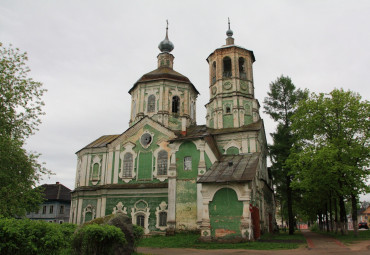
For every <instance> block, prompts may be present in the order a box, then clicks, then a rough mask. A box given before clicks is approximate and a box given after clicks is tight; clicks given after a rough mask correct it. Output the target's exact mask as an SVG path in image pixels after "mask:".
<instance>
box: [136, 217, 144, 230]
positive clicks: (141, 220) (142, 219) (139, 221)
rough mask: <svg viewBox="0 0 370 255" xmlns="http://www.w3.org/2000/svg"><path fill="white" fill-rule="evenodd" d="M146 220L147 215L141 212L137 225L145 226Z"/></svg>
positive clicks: (137, 218)
mask: <svg viewBox="0 0 370 255" xmlns="http://www.w3.org/2000/svg"><path fill="white" fill-rule="evenodd" d="M144 220H145V216H144V215H142V214H139V215H137V216H136V225H138V226H140V227H142V228H144Z"/></svg>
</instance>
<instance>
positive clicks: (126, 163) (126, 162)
mask: <svg viewBox="0 0 370 255" xmlns="http://www.w3.org/2000/svg"><path fill="white" fill-rule="evenodd" d="M132 166H133V162H132V154H131V153H130V152H127V153H126V154H125V156H124V157H123V173H122V177H131V176H132Z"/></svg>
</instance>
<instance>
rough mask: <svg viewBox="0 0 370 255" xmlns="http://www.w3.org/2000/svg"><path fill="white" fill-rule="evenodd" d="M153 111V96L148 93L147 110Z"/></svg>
mask: <svg viewBox="0 0 370 255" xmlns="http://www.w3.org/2000/svg"><path fill="white" fill-rule="evenodd" d="M154 111H155V96H154V95H150V96H149V97H148V112H154Z"/></svg>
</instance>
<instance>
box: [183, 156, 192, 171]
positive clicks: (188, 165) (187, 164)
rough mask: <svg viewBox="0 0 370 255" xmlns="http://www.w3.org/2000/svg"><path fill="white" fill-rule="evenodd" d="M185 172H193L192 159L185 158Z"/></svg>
mask: <svg viewBox="0 0 370 255" xmlns="http://www.w3.org/2000/svg"><path fill="white" fill-rule="evenodd" d="M184 170H185V171H191V157H184Z"/></svg>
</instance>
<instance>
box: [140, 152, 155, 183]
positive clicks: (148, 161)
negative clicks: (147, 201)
mask: <svg viewBox="0 0 370 255" xmlns="http://www.w3.org/2000/svg"><path fill="white" fill-rule="evenodd" d="M152 171H153V165H152V153H151V152H146V153H145V152H142V153H140V154H139V173H138V179H139V180H151V179H152Z"/></svg>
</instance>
